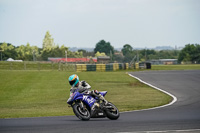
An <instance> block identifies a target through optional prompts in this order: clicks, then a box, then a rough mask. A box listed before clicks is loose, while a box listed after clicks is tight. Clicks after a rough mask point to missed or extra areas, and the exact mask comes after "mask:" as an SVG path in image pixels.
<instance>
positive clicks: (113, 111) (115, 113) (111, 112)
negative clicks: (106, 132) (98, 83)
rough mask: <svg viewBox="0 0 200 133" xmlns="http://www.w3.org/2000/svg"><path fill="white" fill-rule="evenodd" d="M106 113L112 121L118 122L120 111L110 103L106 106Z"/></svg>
mask: <svg viewBox="0 0 200 133" xmlns="http://www.w3.org/2000/svg"><path fill="white" fill-rule="evenodd" d="M105 113H106V115H107V117H108V118H109V119H111V120H117V119H118V118H119V116H120V114H119V110H118V109H117V107H116V106H115V105H114V104H112V103H110V102H109V103H108V104H107V105H106V110H105Z"/></svg>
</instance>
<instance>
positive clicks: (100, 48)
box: [94, 40, 114, 55]
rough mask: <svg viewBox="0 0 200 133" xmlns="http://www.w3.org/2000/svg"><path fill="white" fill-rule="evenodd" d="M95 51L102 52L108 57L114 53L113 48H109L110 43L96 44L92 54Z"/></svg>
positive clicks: (101, 42)
mask: <svg viewBox="0 0 200 133" xmlns="http://www.w3.org/2000/svg"><path fill="white" fill-rule="evenodd" d="M97 51H99V52H100V53H102V52H104V53H105V54H106V55H110V54H113V53H114V47H113V46H111V44H110V42H106V41H104V40H101V41H99V42H98V43H97V44H96V46H95V49H94V53H97Z"/></svg>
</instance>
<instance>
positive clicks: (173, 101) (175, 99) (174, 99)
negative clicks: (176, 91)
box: [121, 74, 177, 113]
mask: <svg viewBox="0 0 200 133" xmlns="http://www.w3.org/2000/svg"><path fill="white" fill-rule="evenodd" d="M128 75H129V76H131V77H133V78H136V79H137V80H139V81H140V82H142V83H144V84H146V85H148V86H150V87H152V88H154V89H156V90H159V91H161V92H163V93H165V94H167V95H169V96H171V97H172V98H173V100H172V102H170V103H169V104H166V105H162V106H159V107H153V108H149V109H142V110H133V111H124V112H121V113H126V112H135V111H144V110H152V109H158V108H163V107H167V106H170V105H172V104H174V103H175V102H176V101H177V98H176V97H175V96H174V95H172V94H171V93H169V92H167V91H164V90H162V89H160V88H158V87H156V86H153V85H151V84H149V83H147V82H145V81H143V80H141V79H140V78H138V77H136V76H133V75H131V74H128Z"/></svg>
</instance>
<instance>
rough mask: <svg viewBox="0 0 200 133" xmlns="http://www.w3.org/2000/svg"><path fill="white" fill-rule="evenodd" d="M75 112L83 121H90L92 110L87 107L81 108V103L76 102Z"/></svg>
mask: <svg viewBox="0 0 200 133" xmlns="http://www.w3.org/2000/svg"><path fill="white" fill-rule="evenodd" d="M73 111H74V114H75V115H76V116H77V117H78V118H79V119H80V120H83V121H88V120H89V119H90V112H89V111H88V109H87V108H83V109H82V108H81V106H80V104H78V103H76V104H74V106H73Z"/></svg>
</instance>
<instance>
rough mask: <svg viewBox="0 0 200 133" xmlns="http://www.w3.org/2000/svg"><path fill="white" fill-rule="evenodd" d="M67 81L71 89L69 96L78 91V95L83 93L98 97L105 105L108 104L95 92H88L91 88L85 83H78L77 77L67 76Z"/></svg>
mask: <svg viewBox="0 0 200 133" xmlns="http://www.w3.org/2000/svg"><path fill="white" fill-rule="evenodd" d="M68 80H69V84H70V85H71V86H72V88H71V89H70V96H71V94H73V93H74V91H75V90H76V89H78V92H79V93H85V94H89V95H91V96H95V97H98V98H99V99H100V100H102V101H104V102H105V104H107V103H108V102H107V100H106V99H105V98H104V97H103V96H102V95H101V94H100V93H99V92H98V91H97V90H92V91H89V90H90V88H91V86H90V85H89V84H88V83H87V82H85V81H79V77H78V75H76V74H73V75H71V76H69V79H68Z"/></svg>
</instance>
